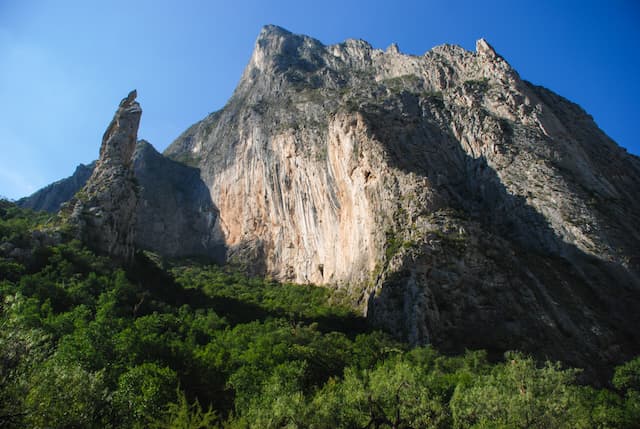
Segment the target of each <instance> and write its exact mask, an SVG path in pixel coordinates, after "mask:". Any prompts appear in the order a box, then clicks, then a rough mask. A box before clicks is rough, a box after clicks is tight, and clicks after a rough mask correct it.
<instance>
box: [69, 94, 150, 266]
mask: <svg viewBox="0 0 640 429" xmlns="http://www.w3.org/2000/svg"><path fill="white" fill-rule="evenodd" d="M135 98H136V91H135V90H134V91H131V93H129V95H128V96H127V97H126V98H124V99H123V100H122V101H121V102H120V106H119V107H118V110H117V111H116V114H115V115H114V117H113V120H112V121H111V123H110V124H109V127H108V128H107V130H106V131H105V133H104V136H103V138H102V146H101V147H100V158H99V159H98V161H97V163H96V168H95V169H94V170H93V173H92V174H91V177H90V178H89V180H88V181H87V183H86V184H85V186H84V187H83V188H82V189H81V190H80V192H78V193H77V194H76V196H75V197H74V199H72V200H71V202H70V204H69V207H68V210H70V215H69V221H70V223H71V225H73V226H75V228H76V231H77V235H78V237H79V238H80V239H81V240H82V241H83V242H84V243H86V244H87V245H88V246H90V247H91V248H93V249H95V250H96V251H98V252H100V253H104V254H107V255H110V256H113V257H114V258H116V259H120V260H122V261H124V262H125V263H129V262H131V261H132V260H133V255H134V252H135V247H134V230H135V229H134V227H135V215H136V205H137V185H136V182H135V179H134V176H133V166H132V161H133V152H134V150H135V147H136V142H137V140H138V138H137V135H138V125H139V124H140V116H141V115H142V109H141V108H140V105H139V104H138V103H137V102H136V101H135Z"/></svg>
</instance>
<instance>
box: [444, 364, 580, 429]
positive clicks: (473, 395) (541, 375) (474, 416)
mask: <svg viewBox="0 0 640 429" xmlns="http://www.w3.org/2000/svg"><path fill="white" fill-rule="evenodd" d="M505 357H506V362H505V363H504V364H500V365H497V366H495V367H494V369H493V371H492V372H491V374H489V375H486V376H482V377H477V378H475V379H472V380H471V381H470V382H469V383H461V384H459V385H458V386H457V388H456V390H455V393H454V395H453V398H452V400H451V410H452V412H453V420H454V426H455V427H458V428H468V427H477V428H484V427H499V428H541V429H542V428H551V427H553V428H560V427H576V424H575V423H576V421H577V420H578V419H577V411H578V409H579V405H580V403H579V401H578V396H579V395H578V392H577V387H576V386H575V385H574V380H575V375H576V373H577V372H578V371H577V370H573V369H567V370H563V369H561V368H560V365H559V364H557V363H556V364H552V363H550V362H547V363H546V364H545V365H544V366H543V367H541V368H538V367H537V366H536V363H535V361H534V360H533V359H532V358H530V357H527V356H524V355H522V354H520V353H513V352H509V353H507V354H505Z"/></svg>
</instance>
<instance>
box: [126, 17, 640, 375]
mask: <svg viewBox="0 0 640 429" xmlns="http://www.w3.org/2000/svg"><path fill="white" fill-rule="evenodd" d="M149 150H152V149H149ZM143 152H145V153H146V151H143ZM164 156H165V158H162V157H159V155H158V156H156V155H153V156H152V157H151V158H153V159H155V160H156V162H157V163H158V165H159V164H163V163H166V162H173V163H174V164H173V165H174V166H175V168H174V169H164V168H159V169H156V170H155V171H154V172H153V173H152V172H151V169H149V170H147V169H146V168H145V167H144V165H146V164H145V163H144V162H143V163H139V164H138V167H136V172H135V176H136V177H137V178H138V181H140V182H145V181H146V183H147V185H146V186H145V185H144V184H143V186H142V188H143V190H142V193H141V197H140V200H139V201H138V209H137V210H138V212H137V221H136V222H137V223H136V225H137V226H136V227H135V230H136V237H137V238H136V243H137V245H138V246H139V247H142V248H151V249H155V250H156V251H158V252H159V253H162V254H169V255H170V256H177V255H180V254H187V253H192V252H195V253H200V252H201V253H202V254H208V255H212V254H215V255H217V257H218V258H224V259H226V260H227V261H230V262H234V263H238V264H240V265H241V266H243V267H245V268H246V269H247V270H248V271H249V272H251V273H253V274H258V275H268V276H271V277H273V278H275V279H278V280H282V281H290V282H295V283H315V284H321V285H326V286H327V287H331V288H338V289H342V290H344V291H345V292H346V293H347V295H348V296H350V298H351V300H352V302H353V304H354V305H357V306H359V307H360V308H361V309H362V311H363V312H364V313H365V314H366V315H367V317H368V318H369V320H370V321H372V322H373V323H374V324H376V325H377V326H381V327H384V328H385V329H387V330H389V331H390V332H393V333H394V334H395V335H397V336H399V337H402V338H404V339H406V340H408V341H410V342H411V343H413V344H424V343H431V344H435V345H436V346H437V347H438V348H440V349H441V350H443V351H445V352H458V351H461V350H464V349H465V348H485V349H487V350H489V352H490V353H495V354H497V353H502V352H503V351H504V350H507V349H514V348H517V349H521V350H525V351H529V352H532V353H535V354H536V355H537V356H540V357H548V358H552V359H559V360H563V361H565V362H567V363H569V364H571V365H573V366H578V367H583V368H587V369H588V371H590V372H592V373H593V372H597V371H598V370H600V369H602V368H611V367H612V366H613V365H614V364H616V363H620V362H623V361H624V360H627V359H628V358H630V357H631V356H633V355H635V354H638V353H639V352H640V333H639V332H638V331H637V329H636V327H637V326H640V316H639V315H638V312H637V308H639V305H640V279H639V275H640V255H639V254H638V248H639V247H640V246H638V243H639V242H640V227H639V226H638V225H640V160H639V159H638V158H637V157H635V156H633V155H630V154H628V153H627V152H626V151H625V150H624V149H622V148H620V147H619V146H617V145H616V143H615V142H613V141H612V140H611V139H610V138H609V137H607V136H606V135H605V134H604V133H603V132H602V131H601V130H600V129H599V128H598V127H597V125H596V124H595V122H594V121H593V119H592V118H591V117H590V116H589V115H588V114H587V113H586V112H584V111H583V110H582V109H581V108H580V107H579V106H577V105H575V104H573V103H571V102H570V101H568V100H566V99H564V98H562V97H560V96H558V95H556V94H554V93H553V92H551V91H549V90H548V89H545V88H543V87H540V86H536V85H533V84H531V83H529V82H527V81H525V80H523V79H521V78H520V76H519V75H518V73H517V72H516V71H515V70H514V69H513V68H512V67H511V66H510V65H509V64H508V62H507V61H506V60H505V59H504V58H502V57H501V56H500V55H499V54H497V53H496V51H495V50H494V49H493V48H492V47H491V46H490V45H489V44H488V43H487V42H486V41H485V40H482V39H481V40H479V41H478V42H477V45H476V52H470V51H466V50H464V49H463V48H460V47H457V46H451V45H442V46H438V47H435V48H433V49H431V50H429V51H427V52H426V53H425V54H424V55H421V56H413V55H405V54H402V53H401V52H400V50H399V48H398V47H397V46H396V45H392V46H390V47H389V48H388V49H387V50H386V51H382V50H379V49H374V48H372V47H371V46H370V45H369V44H368V43H366V42H364V41H361V40H347V41H345V42H344V43H341V44H337V45H331V46H325V45H323V44H322V43H321V42H319V41H317V40H315V39H313V38H310V37H307V36H301V35H295V34H292V33H290V32H288V31H286V30H284V29H282V28H279V27H276V26H266V27H264V28H263V29H262V31H261V33H260V35H259V37H258V40H257V42H256V46H255V50H254V52H253V55H252V57H251V59H250V61H249V64H248V65H247V67H246V69H245V71H244V73H243V75H242V78H241V80H240V83H239V84H238V87H237V88H236V90H235V92H234V94H233V96H232V97H231V99H230V100H229V102H228V103H227V105H226V106H225V107H224V108H223V109H221V110H220V111H218V112H215V113H213V114H211V115H209V116H207V117H206V118H204V119H203V120H202V121H200V122H198V123H196V124H194V125H193V126H191V127H190V128H189V129H188V130H186V131H185V132H184V133H183V134H182V135H181V136H180V137H178V139H176V140H175V141H174V142H173V143H172V144H171V145H170V147H169V148H168V149H167V150H166V151H165V153H164ZM167 158H168V159H167ZM176 163H180V164H183V167H184V168H181V167H177V164H176ZM187 171H188V172H190V173H187ZM196 173H197V176H196ZM165 182H168V184H167V183H165ZM161 183H165V185H162V186H160V184H161ZM187 183H194V184H195V185H194V186H195V188H197V189H199V190H197V191H196V192H195V194H196V196H195V197H193V198H186V199H182V198H179V197H177V194H176V189H183V190H187V189H188V190H193V189H194V186H192V185H189V186H187V185H186V184H187ZM154 184H158V186H159V187H158V188H157V189H154ZM145 189H147V190H148V191H145ZM149 190H150V191H149ZM207 191H208V192H207ZM145 192H150V193H149V194H148V195H150V196H149V197H148V200H149V201H151V200H153V201H154V203H152V204H151V203H150V204H148V207H150V210H148V211H147V212H146V214H145V213H140V210H141V209H140V205H141V204H142V203H141V201H142V200H144V199H145V197H144V195H145ZM199 204H204V205H200V206H199V207H201V208H202V207H204V209H203V210H202V209H201V208H198V209H196V210H195V212H196V213H200V215H199V216H201V215H202V213H203V212H204V213H208V214H207V216H208V221H207V220H206V219H205V220H204V221H202V222H200V223H199V225H200V226H198V227H197V228H196V229H195V230H194V231H193V232H190V231H188V229H186V228H177V229H172V225H175V223H174V220H175V219H186V218H185V217H181V216H179V215H177V214H176V213H177V212H176V210H193V209H194V207H195V206H198V205H199ZM143 206H144V204H143ZM161 207H165V208H167V210H165V211H162V210H161V209H160V208H161ZM207 216H205V218H207ZM158 217H160V218H161V220H157V218H158ZM196 224H197V223H193V225H196ZM149 225H158V226H157V228H156V227H155V226H154V227H149ZM183 225H185V224H184V223H183ZM142 228H151V229H150V230H147V232H148V233H146V234H145V233H140V230H141V229H142ZM200 239H202V240H203V242H205V243H209V244H208V245H203V246H202V247H200V248H198V247H193V246H192V244H193V242H194V240H195V241H197V240H200ZM165 240H166V241H165ZM167 243H171V245H168V244H167ZM189 243H191V244H189ZM190 246H191V247H190ZM186 248H189V251H188V252H187V251H186Z"/></svg>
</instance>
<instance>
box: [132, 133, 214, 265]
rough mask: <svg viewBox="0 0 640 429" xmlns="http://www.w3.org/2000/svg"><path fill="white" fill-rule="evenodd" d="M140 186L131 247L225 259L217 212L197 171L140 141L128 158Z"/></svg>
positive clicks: (178, 254)
mask: <svg viewBox="0 0 640 429" xmlns="http://www.w3.org/2000/svg"><path fill="white" fill-rule="evenodd" d="M133 170H134V176H135V178H136V180H137V182H138V184H139V186H140V189H139V200H138V207H137V212H136V226H135V243H136V245H137V247H139V248H142V249H148V250H152V251H154V252H157V253H159V254H161V255H164V256H169V257H180V256H192V255H200V256H207V257H209V258H211V259H214V260H216V261H218V262H224V260H225V252H226V249H225V244H224V238H223V237H222V235H221V232H220V225H219V222H218V220H219V218H218V211H217V209H216V207H215V206H214V205H213V202H212V201H211V197H210V195H209V189H208V188H207V187H206V185H205V184H204V182H203V181H202V180H201V179H200V172H199V171H198V169H197V168H193V167H189V166H187V165H184V164H181V163H178V162H176V161H173V160H171V159H169V158H165V157H163V156H162V155H161V154H160V153H158V152H157V151H156V150H155V149H154V148H153V146H151V145H150V144H149V143H147V142H146V141H144V140H141V141H140V142H138V145H137V146H136V150H135V153H134V156H133Z"/></svg>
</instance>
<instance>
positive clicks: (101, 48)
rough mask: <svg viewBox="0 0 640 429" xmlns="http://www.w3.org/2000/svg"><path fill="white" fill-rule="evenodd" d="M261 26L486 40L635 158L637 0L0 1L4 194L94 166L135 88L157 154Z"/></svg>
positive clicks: (200, 108) (316, 33) (206, 105)
mask: <svg viewBox="0 0 640 429" xmlns="http://www.w3.org/2000/svg"><path fill="white" fill-rule="evenodd" d="M264 24H277V25H280V26H282V27H285V28H287V29H289V30H290V31H293V32H295V33H302V34H308V35H310V36H313V37H315V38H317V39H319V40H320V41H322V42H323V43H326V44H331V43H337V42H341V41H343V40H344V39H347V38H359V39H364V40H367V41H368V42H370V43H371V44H372V45H373V46H375V47H378V48H386V47H387V46H388V45H389V44H391V43H392V42H397V43H398V44H399V45H400V49H401V50H402V51H403V52H406V53H411V54H422V53H424V52H425V51H427V50H428V49H430V48H432V47H433V46H436V45H439V44H442V43H453V44H458V45H461V46H463V47H465V48H467V49H473V48H474V45H475V40H476V39H478V38H480V37H485V38H486V39H487V40H488V41H489V42H490V43H491V44H492V45H493V46H494V47H495V48H496V50H497V51H498V52H499V53H500V54H501V55H503V56H504V57H505V58H506V59H507V60H508V61H509V62H510V63H511V64H512V65H513V66H514V67H515V68H516V69H517V70H518V71H519V72H520V75H521V76H522V77H523V78H524V79H527V80H529V81H531V82H533V83H536V84H539V85H543V86H546V87H548V88H550V89H552V90H554V91H556V92H557V93H559V94H560V95H563V96H564V97H567V98H569V99H570V100H572V101H574V102H577V103H578V104H580V105H581V106H582V107H583V108H585V109H586V110H587V112H589V113H590V114H591V115H593V117H594V118H595V120H596V122H597V123H598V125H600V127H601V128H602V129H603V130H604V131H605V132H606V133H607V134H609V135H610V136H611V137H612V138H613V139H614V140H616V141H617V142H618V143H619V144H621V145H622V146H624V147H626V148H627V149H628V150H629V151H630V152H632V153H634V154H640V140H639V139H638V137H637V131H636V130H637V121H638V113H640V109H638V107H637V106H638V103H639V100H640V77H638V76H639V75H638V71H639V70H640V64H639V63H640V55H638V42H640V2H639V1H637V0H627V1H624V0H609V1H598V2H596V1H571V0H558V1H552V0H538V1H490V0H487V1H482V2H479V1H477V0H476V1H461V0H449V1H438V2H436V1H426V0H423V1H401V0H396V1H393V2H392V1H388V2H377V1H348V0H342V1H334V0H329V1H317V0H316V1H308V2H307V1H301V0H298V1H266V0H263V1H258V0H252V1H249V0H234V1H214V0H210V1H204V0H203V1H189V0H184V1H177V0H176V1H173V2H169V1H162V0H155V1H152V0H148V1H146V0H137V1H134V0H127V1H122V0H109V1H105V0H103V1H87V0H84V1H65V0H56V1H53V0H52V1H48V0H41V1H36V0H0V154H1V155H0V195H3V196H6V197H9V198H18V197H21V196H24V195H27V194H29V193H31V192H33V191H35V190H36V189H38V188H40V187H42V186H44V185H46V184H48V183H51V182H52V181H55V180H57V179H60V178H62V177H66V176H68V175H70V174H71V173H73V171H74V168H75V166H76V165H77V164H79V163H81V162H82V163H88V162H90V161H91V160H93V159H95V158H97V155H98V150H99V146H100V139H101V136H102V133H103V131H104V129H105V128H106V126H107V125H108V123H109V121H110V120H111V117H112V115H113V112H114V110H115V108H116V107H117V103H118V102H119V101H120V99H121V98H122V97H124V96H126V94H127V92H128V91H129V90H130V89H133V88H137V89H138V94H139V96H138V100H139V101H140V103H141V104H142V108H143V111H144V113H143V117H142V123H141V127H140V131H139V137H140V138H145V139H147V140H149V141H150V142H151V143H152V144H154V146H156V148H158V149H159V150H163V149H164V148H165V147H166V146H167V145H168V144H169V143H171V141H172V140H173V139H174V138H176V137H177V136H178V135H179V134H180V133H181V132H182V131H183V130H185V129H186V128H187V127H188V126H189V125H191V124H192V123H194V122H196V121H198V120H199V119H201V118H203V117H204V116H205V115H207V114H208V113H210V112H212V111H215V110H217V109H219V108H221V107H222V106H223V105H224V104H225V102H226V101H227V99H228V98H229V97H230V95H231V93H232V92H233V89H234V87H235V85H236V83H237V82H238V80H239V78H240V75H241V73H242V70H243V68H244V66H245V65H246V64H247V62H248V60H249V57H250V55H251V51H252V50H253V44H254V41H255V38H256V36H257V35H258V33H259V31H260V28H261V27H262V25H264Z"/></svg>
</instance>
